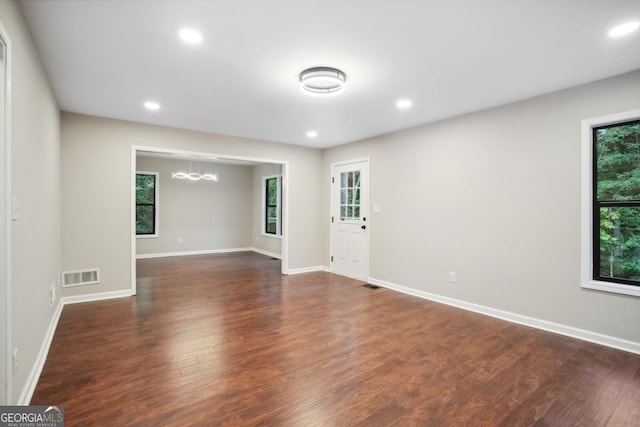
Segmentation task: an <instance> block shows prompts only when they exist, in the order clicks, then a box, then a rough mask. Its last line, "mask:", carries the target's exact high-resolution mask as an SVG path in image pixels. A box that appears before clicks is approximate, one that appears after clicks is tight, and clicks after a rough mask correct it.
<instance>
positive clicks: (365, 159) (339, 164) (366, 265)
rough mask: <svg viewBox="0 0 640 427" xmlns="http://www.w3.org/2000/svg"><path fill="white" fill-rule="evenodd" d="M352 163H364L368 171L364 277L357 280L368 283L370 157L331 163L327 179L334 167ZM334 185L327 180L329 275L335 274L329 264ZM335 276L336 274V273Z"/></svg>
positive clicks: (330, 176) (331, 246) (331, 249)
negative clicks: (367, 219)
mask: <svg viewBox="0 0 640 427" xmlns="http://www.w3.org/2000/svg"><path fill="white" fill-rule="evenodd" d="M353 163H366V164H367V168H368V169H369V173H368V174H367V179H366V182H365V183H366V191H367V200H368V201H369V206H368V211H367V218H369V221H367V230H368V232H367V233H366V234H365V245H364V247H365V250H366V254H365V257H364V262H365V269H364V273H365V277H363V278H359V280H362V281H365V282H366V281H368V280H369V253H370V248H369V244H370V243H369V235H370V230H371V158H370V157H368V156H367V157H360V158H356V159H351V160H342V161H339V162H333V163H331V165H330V166H329V178H333V169H334V168H335V167H338V166H346V165H350V164H353ZM333 187H334V185H333V182H331V179H329V188H330V191H329V194H330V201H329V259H328V261H329V271H330V272H331V273H335V271H334V268H333V262H331V256H332V255H331V254H332V253H333V223H332V222H331V217H332V216H333V212H334V208H335V205H334V203H335V200H336V199H335V197H334V196H336V194H335V190H334V188H333ZM336 274H337V273H336Z"/></svg>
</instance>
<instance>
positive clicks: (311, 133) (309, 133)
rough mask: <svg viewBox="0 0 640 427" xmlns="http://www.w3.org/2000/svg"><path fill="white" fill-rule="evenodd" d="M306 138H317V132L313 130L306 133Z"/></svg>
mask: <svg viewBox="0 0 640 427" xmlns="http://www.w3.org/2000/svg"><path fill="white" fill-rule="evenodd" d="M307 136H308V137H309V138H315V137H316V136H318V132H316V131H315V130H310V131H309V132H307Z"/></svg>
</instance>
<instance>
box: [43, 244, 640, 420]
mask: <svg viewBox="0 0 640 427" xmlns="http://www.w3.org/2000/svg"><path fill="white" fill-rule="evenodd" d="M31 403H32V404H34V405H35V404H38V405H54V404H62V405H64V408H65V416H66V422H67V424H66V425H67V426H88V425H97V426H129V425H139V426H172V425H176V426H185V425H202V426H219V425H265V426H316V425H317V426H581V427H583V426H640V356H638V355H634V354H630V353H625V352H622V351H617V350H613V349H610V348H606V347H602V346H599V345H595V344H590V343H586V342H582V341H578V340H574V339H571V338H567V337H563V336H559V335H555V334H552V333H547V332H543V331H539V330H535V329H531V328H527V327H524V326H519V325H515V324H511V323H508V322H505V321H501V320H497V319H493V318H490V317H485V316H482V315H478V314H474V313H470V312H466V311H463V310H459V309H456V308H452V307H448V306H445V305H440V304H436V303H432V302H429V301H425V300H421V299H418V298H415V297H411V296H407V295H403V294H400V293H396V292H393V291H390V290H387V289H384V288H380V289H375V290H374V289H368V288H365V287H363V286H362V283H361V282H358V281H355V280H351V279H347V278H343V277H340V276H334V275H331V274H328V273H309V274H302V275H296V276H288V277H286V276H281V275H280V262H279V261H277V260H272V259H270V258H268V257H264V256H262V255H257V254H253V253H237V254H224V255H202V256H192V257H175V258H164V259H161V258H159V259H148V260H141V261H139V262H138V295H137V296H136V297H134V298H121V299H116V300H109V301H101V302H92V303H84V304H76V305H69V306H66V307H65V308H64V311H63V313H62V316H61V318H60V322H59V324H58V329H57V331H56V334H55V337H54V340H53V343H52V346H51V350H50V352H49V357H48V359H47V362H46V365H45V367H44V370H43V372H42V375H41V377H40V382H39V383H38V386H37V389H36V391H35V394H34V396H33V399H32V402H31Z"/></svg>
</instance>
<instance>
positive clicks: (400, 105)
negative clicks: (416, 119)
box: [396, 99, 413, 110]
mask: <svg viewBox="0 0 640 427" xmlns="http://www.w3.org/2000/svg"><path fill="white" fill-rule="evenodd" d="M412 105H413V102H411V100H410V99H401V100H399V101H398V102H396V107H398V108H400V109H401V110H406V109H407V108H409V107H411V106H412Z"/></svg>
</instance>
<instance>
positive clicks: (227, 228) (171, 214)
mask: <svg viewBox="0 0 640 427" xmlns="http://www.w3.org/2000/svg"><path fill="white" fill-rule="evenodd" d="M194 167H195V166H194ZM185 169H186V170H187V171H189V162H188V161H185V160H181V159H158V158H150V157H141V156H138V158H137V170H138V171H145V172H158V173H159V175H158V182H159V186H158V188H159V190H160V194H159V196H158V201H159V204H158V205H159V214H160V217H159V221H158V222H159V237H157V238H139V239H136V246H137V252H136V253H137V254H138V255H148V254H162V253H165V254H166V253H176V252H178V253H179V252H189V251H208V250H221V249H235V248H246V247H249V246H251V245H250V243H251V224H252V220H251V215H252V211H251V207H252V192H253V187H252V167H250V166H233V165H224V164H219V163H217V164H216V163H200V166H199V169H200V172H202V173H207V172H210V173H214V174H217V175H218V181H217V182H213V181H197V182H194V181H190V180H182V179H171V173H172V172H178V171H185ZM178 239H182V243H179V241H178Z"/></svg>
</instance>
